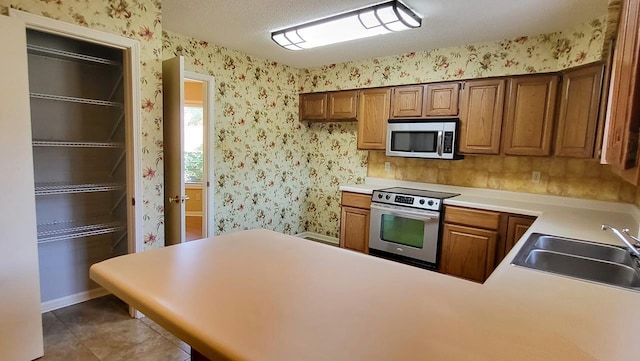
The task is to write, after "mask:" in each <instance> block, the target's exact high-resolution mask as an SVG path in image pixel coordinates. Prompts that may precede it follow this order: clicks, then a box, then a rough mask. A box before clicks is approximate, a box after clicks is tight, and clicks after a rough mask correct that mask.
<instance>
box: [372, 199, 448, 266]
mask: <svg viewBox="0 0 640 361" xmlns="http://www.w3.org/2000/svg"><path fill="white" fill-rule="evenodd" d="M370 219H371V221H370V229H369V248H370V249H373V250H378V251H383V252H387V253H391V254H395V255H399V256H404V257H408V258H412V259H416V260H419V261H422V262H427V263H430V264H433V265H434V266H435V265H436V260H437V254H438V233H439V230H440V213H439V212H433V211H425V210H415V209H408V208H406V207H398V206H392V205H380V204H377V203H372V204H371V218H370Z"/></svg>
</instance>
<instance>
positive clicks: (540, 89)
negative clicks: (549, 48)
mask: <svg viewBox="0 0 640 361" xmlns="http://www.w3.org/2000/svg"><path fill="white" fill-rule="evenodd" d="M557 88H558V76H557V75H529V76H521V77H516V78H511V79H509V85H508V90H507V105H506V114H505V117H504V134H503V138H502V145H503V153H504V154H507V155H529V156H545V155H550V154H551V138H552V135H553V119H554V115H555V104H556V93H557Z"/></svg>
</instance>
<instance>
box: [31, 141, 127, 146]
mask: <svg viewBox="0 0 640 361" xmlns="http://www.w3.org/2000/svg"><path fill="white" fill-rule="evenodd" d="M32 145H33V146H34V147H64V148H124V144H123V143H116V142H67V141H62V140H34V141H33V142H32Z"/></svg>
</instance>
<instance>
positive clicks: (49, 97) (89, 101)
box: [29, 93, 123, 108]
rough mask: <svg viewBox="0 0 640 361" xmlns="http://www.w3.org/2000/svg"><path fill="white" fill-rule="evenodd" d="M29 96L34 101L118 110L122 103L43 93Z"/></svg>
mask: <svg viewBox="0 0 640 361" xmlns="http://www.w3.org/2000/svg"><path fill="white" fill-rule="evenodd" d="M29 96H30V97H31V98H35V99H46V100H56V101H62V102H70V103H81V104H90V105H101V106H107V107H119V108H122V107H123V104H122V103H116V102H109V101H106V100H97V99H88V98H77V97H67V96H63V95H53V94H43V93H29Z"/></svg>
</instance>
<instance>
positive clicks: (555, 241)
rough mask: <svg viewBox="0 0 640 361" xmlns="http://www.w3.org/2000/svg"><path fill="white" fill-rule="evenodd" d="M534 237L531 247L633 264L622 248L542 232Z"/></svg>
mask: <svg viewBox="0 0 640 361" xmlns="http://www.w3.org/2000/svg"><path fill="white" fill-rule="evenodd" d="M536 238H537V240H536V241H535V244H534V247H533V249H544V250H547V251H554V252H558V253H565V254H570V255H574V256H582V257H589V258H595V259H599V260H603V261H610V262H616V263H622V264H626V265H628V266H632V264H633V259H632V258H631V254H630V253H629V252H628V251H627V250H626V249H624V248H620V247H616V246H609V245H605V244H600V243H593V242H587V241H581V240H579V239H570V238H563V237H555V236H547V235H542V234H541V235H539V236H536Z"/></svg>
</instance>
